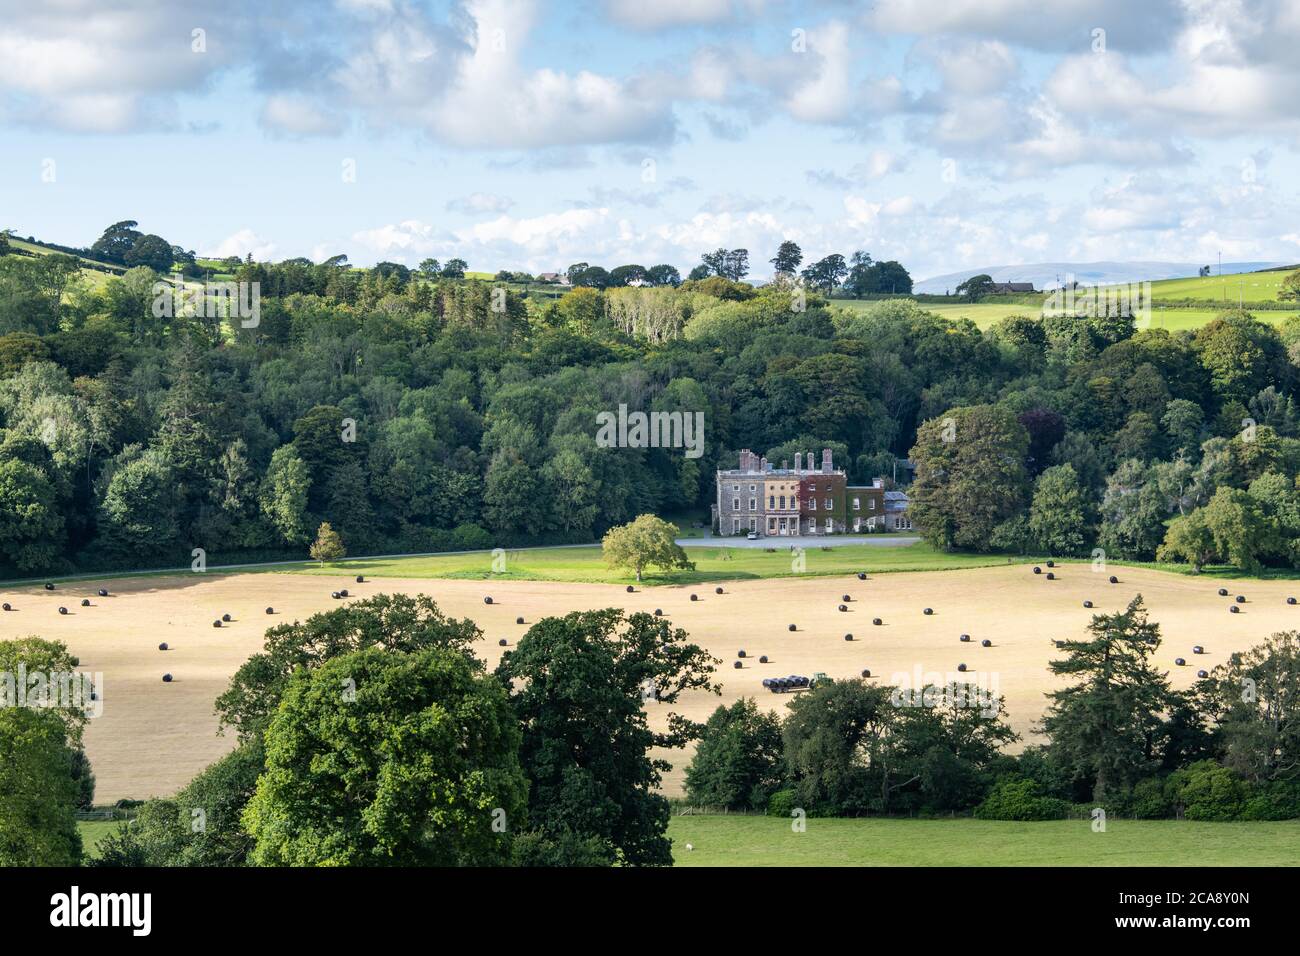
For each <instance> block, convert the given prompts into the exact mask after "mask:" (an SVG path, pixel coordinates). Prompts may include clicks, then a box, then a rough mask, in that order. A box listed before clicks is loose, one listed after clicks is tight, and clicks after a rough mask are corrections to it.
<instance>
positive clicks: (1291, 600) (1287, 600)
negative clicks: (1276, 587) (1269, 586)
mask: <svg viewBox="0 0 1300 956" xmlns="http://www.w3.org/2000/svg"><path fill="white" fill-rule="evenodd" d="M1286 603H1287V604H1294V603H1295V598H1293V597H1289V598H1287V599H1286Z"/></svg>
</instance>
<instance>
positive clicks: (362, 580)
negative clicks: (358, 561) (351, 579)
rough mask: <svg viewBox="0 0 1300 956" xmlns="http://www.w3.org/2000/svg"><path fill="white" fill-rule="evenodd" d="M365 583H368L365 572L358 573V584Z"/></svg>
mask: <svg viewBox="0 0 1300 956" xmlns="http://www.w3.org/2000/svg"><path fill="white" fill-rule="evenodd" d="M365 583H366V576H365V575H364V574H358V575H357V584H365Z"/></svg>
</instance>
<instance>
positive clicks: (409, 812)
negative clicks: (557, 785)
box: [243, 647, 528, 866]
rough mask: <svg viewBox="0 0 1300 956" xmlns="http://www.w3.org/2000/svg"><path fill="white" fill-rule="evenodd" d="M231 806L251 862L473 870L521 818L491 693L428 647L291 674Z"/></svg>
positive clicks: (495, 857)
mask: <svg viewBox="0 0 1300 956" xmlns="http://www.w3.org/2000/svg"><path fill="white" fill-rule="evenodd" d="M265 743H266V770H265V772H264V773H263V774H262V775H261V777H260V778H259V779H258V781H257V790H256V792H255V793H254V794H253V797H252V799H251V800H249V802H248V806H247V807H246V808H245V809H244V813H243V821H244V826H245V828H246V829H247V830H248V832H249V833H250V834H251V835H252V837H253V839H254V840H255V841H256V845H255V846H254V848H253V852H252V855H251V860H252V862H253V863H254V864H256V865H262V866H486V865H492V864H501V863H504V862H506V861H507V860H508V859H509V854H510V836H509V833H510V829H509V828H510V827H512V826H520V825H521V824H522V823H523V821H524V819H525V814H524V811H525V805H526V795H527V792H528V784H527V780H526V779H525V777H524V775H523V772H522V770H521V768H520V763H519V743H520V729H519V725H518V724H517V723H516V721H515V719H514V715H513V713H512V712H511V709H510V703H509V701H508V700H507V697H506V693H505V690H504V688H502V686H501V685H500V683H498V682H497V681H496V680H494V679H493V678H492V677H491V676H490V675H487V674H485V673H483V672H482V669H481V666H480V665H479V664H478V662H477V661H475V660H474V659H472V658H470V657H469V656H467V655H465V654H463V653H458V652H456V651H453V650H449V649H445V648H441V649H431V650H425V651H418V652H414V653H394V652H393V651H390V650H388V649H386V648H379V647H370V648H367V649H365V650H360V651H356V652H354V653H351V654H346V655H344V656H342V657H338V658H335V659H333V660H331V661H328V662H326V663H325V664H323V665H321V666H320V667H319V668H317V669H315V670H312V671H302V672H299V673H297V674H295V675H294V676H293V677H292V678H291V679H290V681H289V686H288V687H287V688H286V690H285V694H284V698H283V700H282V701H281V703H280V706H279V709H278V711H277V712H276V714H275V716H274V717H273V718H272V719H271V723H270V725H269V726H268V728H267V730H266V735H265Z"/></svg>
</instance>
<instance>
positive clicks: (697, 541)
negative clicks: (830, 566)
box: [677, 534, 921, 551]
mask: <svg viewBox="0 0 1300 956" xmlns="http://www.w3.org/2000/svg"><path fill="white" fill-rule="evenodd" d="M920 540H921V539H920V538H918V537H916V536H915V535H906V536H894V535H884V534H869V535H852V534H831V535H826V534H804V535H786V536H784V537H782V536H780V535H777V536H774V537H771V538H758V539H756V540H754V541H750V540H749V539H748V538H746V537H745V536H744V535H741V536H739V537H733V538H722V537H718V536H717V535H706V536H705V537H703V538H678V539H677V543H678V544H680V545H681V546H682V547H683V548H776V549H777V550H778V551H788V550H790V548H792V547H796V548H823V547H831V548H836V547H842V546H844V545H846V544H866V545H871V546H872V547H876V548H905V547H907V546H908V545H909V544H916V543H917V542H918V541H920Z"/></svg>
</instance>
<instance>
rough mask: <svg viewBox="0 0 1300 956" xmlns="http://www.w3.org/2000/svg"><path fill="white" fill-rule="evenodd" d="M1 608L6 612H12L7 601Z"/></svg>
mask: <svg viewBox="0 0 1300 956" xmlns="http://www.w3.org/2000/svg"><path fill="white" fill-rule="evenodd" d="M3 607H4V609H5V610H6V611H12V610H13V608H11V607H10V606H9V602H8V601H6V602H5V603H4V605H3Z"/></svg>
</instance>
